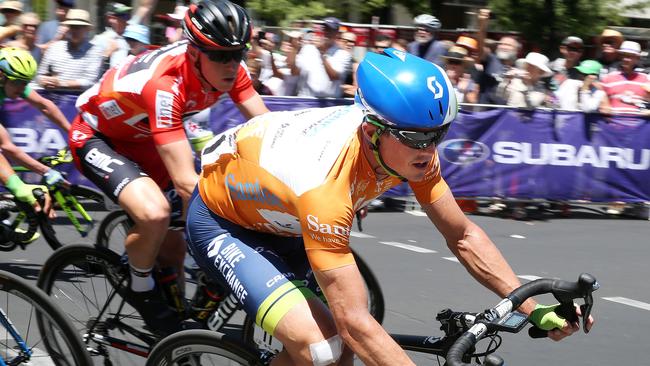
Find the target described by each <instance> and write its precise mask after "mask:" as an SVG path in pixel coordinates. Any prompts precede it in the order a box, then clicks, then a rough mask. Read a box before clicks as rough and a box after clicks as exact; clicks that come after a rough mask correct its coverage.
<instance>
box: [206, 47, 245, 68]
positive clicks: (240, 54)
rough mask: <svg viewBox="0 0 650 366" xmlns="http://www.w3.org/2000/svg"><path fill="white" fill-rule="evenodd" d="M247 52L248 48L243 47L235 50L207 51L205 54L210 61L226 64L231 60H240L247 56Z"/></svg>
mask: <svg viewBox="0 0 650 366" xmlns="http://www.w3.org/2000/svg"><path fill="white" fill-rule="evenodd" d="M247 52H248V49H247V48H242V49H239V50H234V51H205V54H206V55H208V58H209V59H210V61H213V62H218V63H222V64H226V63H228V62H230V61H237V62H240V61H241V60H243V59H244V57H246V53H247Z"/></svg>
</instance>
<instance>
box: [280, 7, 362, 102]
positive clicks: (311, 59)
mask: <svg viewBox="0 0 650 366" xmlns="http://www.w3.org/2000/svg"><path fill="white" fill-rule="evenodd" d="M339 25H340V21H339V20H338V19H336V18H333V17H329V18H325V19H324V21H323V35H322V36H318V37H315V38H314V40H313V44H312V43H310V44H304V45H303V46H302V47H300V50H299V51H298V49H297V48H298V47H294V49H293V51H292V52H294V53H295V52H298V53H297V55H295V57H294V56H292V55H290V56H289V57H287V63H288V64H289V67H290V68H291V73H292V74H293V75H300V77H299V79H298V96H304V97H335V98H338V97H341V96H342V95H343V91H342V89H341V83H342V81H343V80H345V73H346V72H348V70H349V69H350V63H351V62H352V55H351V54H350V52H348V51H346V50H344V49H341V48H340V47H339V46H338V45H337V43H336V38H337V37H338V32H339Z"/></svg>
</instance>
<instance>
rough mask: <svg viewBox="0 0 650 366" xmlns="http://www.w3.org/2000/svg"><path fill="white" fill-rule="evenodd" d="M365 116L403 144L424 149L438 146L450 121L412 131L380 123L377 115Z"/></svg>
mask: <svg viewBox="0 0 650 366" xmlns="http://www.w3.org/2000/svg"><path fill="white" fill-rule="evenodd" d="M366 118H368V121H370V122H371V123H372V124H373V125H375V126H379V127H380V128H383V129H385V130H386V131H387V132H388V133H390V134H391V135H393V136H394V137H395V138H396V139H397V140H399V142H401V143H402V144H403V145H405V146H407V147H410V148H411V149H416V150H421V149H426V148H427V147H429V146H431V145H435V146H438V145H439V144H440V142H442V140H443V139H444V138H445V135H447V131H449V126H451V123H447V124H446V125H443V126H439V127H436V128H434V129H432V130H429V131H412V130H402V129H398V128H393V127H388V126H386V125H385V124H384V123H382V122H381V121H382V119H381V118H379V117H377V116H373V115H366Z"/></svg>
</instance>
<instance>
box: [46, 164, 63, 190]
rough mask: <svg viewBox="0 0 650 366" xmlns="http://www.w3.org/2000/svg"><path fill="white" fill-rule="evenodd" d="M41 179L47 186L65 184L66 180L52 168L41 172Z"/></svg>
mask: <svg viewBox="0 0 650 366" xmlns="http://www.w3.org/2000/svg"><path fill="white" fill-rule="evenodd" d="M43 180H44V181H45V184H47V185H48V186H59V185H63V184H67V181H66V180H65V178H63V175H62V174H61V173H60V172H59V171H58V170H55V169H52V168H50V170H48V171H47V172H45V174H43Z"/></svg>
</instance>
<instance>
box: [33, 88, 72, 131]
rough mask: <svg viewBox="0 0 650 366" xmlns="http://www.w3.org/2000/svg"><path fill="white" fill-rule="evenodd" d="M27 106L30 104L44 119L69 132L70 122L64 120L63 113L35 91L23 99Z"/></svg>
mask: <svg viewBox="0 0 650 366" xmlns="http://www.w3.org/2000/svg"><path fill="white" fill-rule="evenodd" d="M25 100H26V101H27V102H29V104H31V105H32V106H33V107H34V108H36V109H38V110H39V111H40V112H41V113H43V115H44V116H45V117H47V118H48V119H49V120H50V121H52V122H54V123H56V124H57V126H59V127H61V128H62V129H64V130H65V131H66V132H67V131H70V122H68V119H67V118H65V116H64V115H63V112H61V110H60V109H59V107H57V106H56V104H54V102H52V101H51V100H49V99H45V98H43V97H42V96H41V95H40V94H38V93H37V92H36V91H34V90H32V91H31V92H30V93H29V95H28V96H27V98H25Z"/></svg>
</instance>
